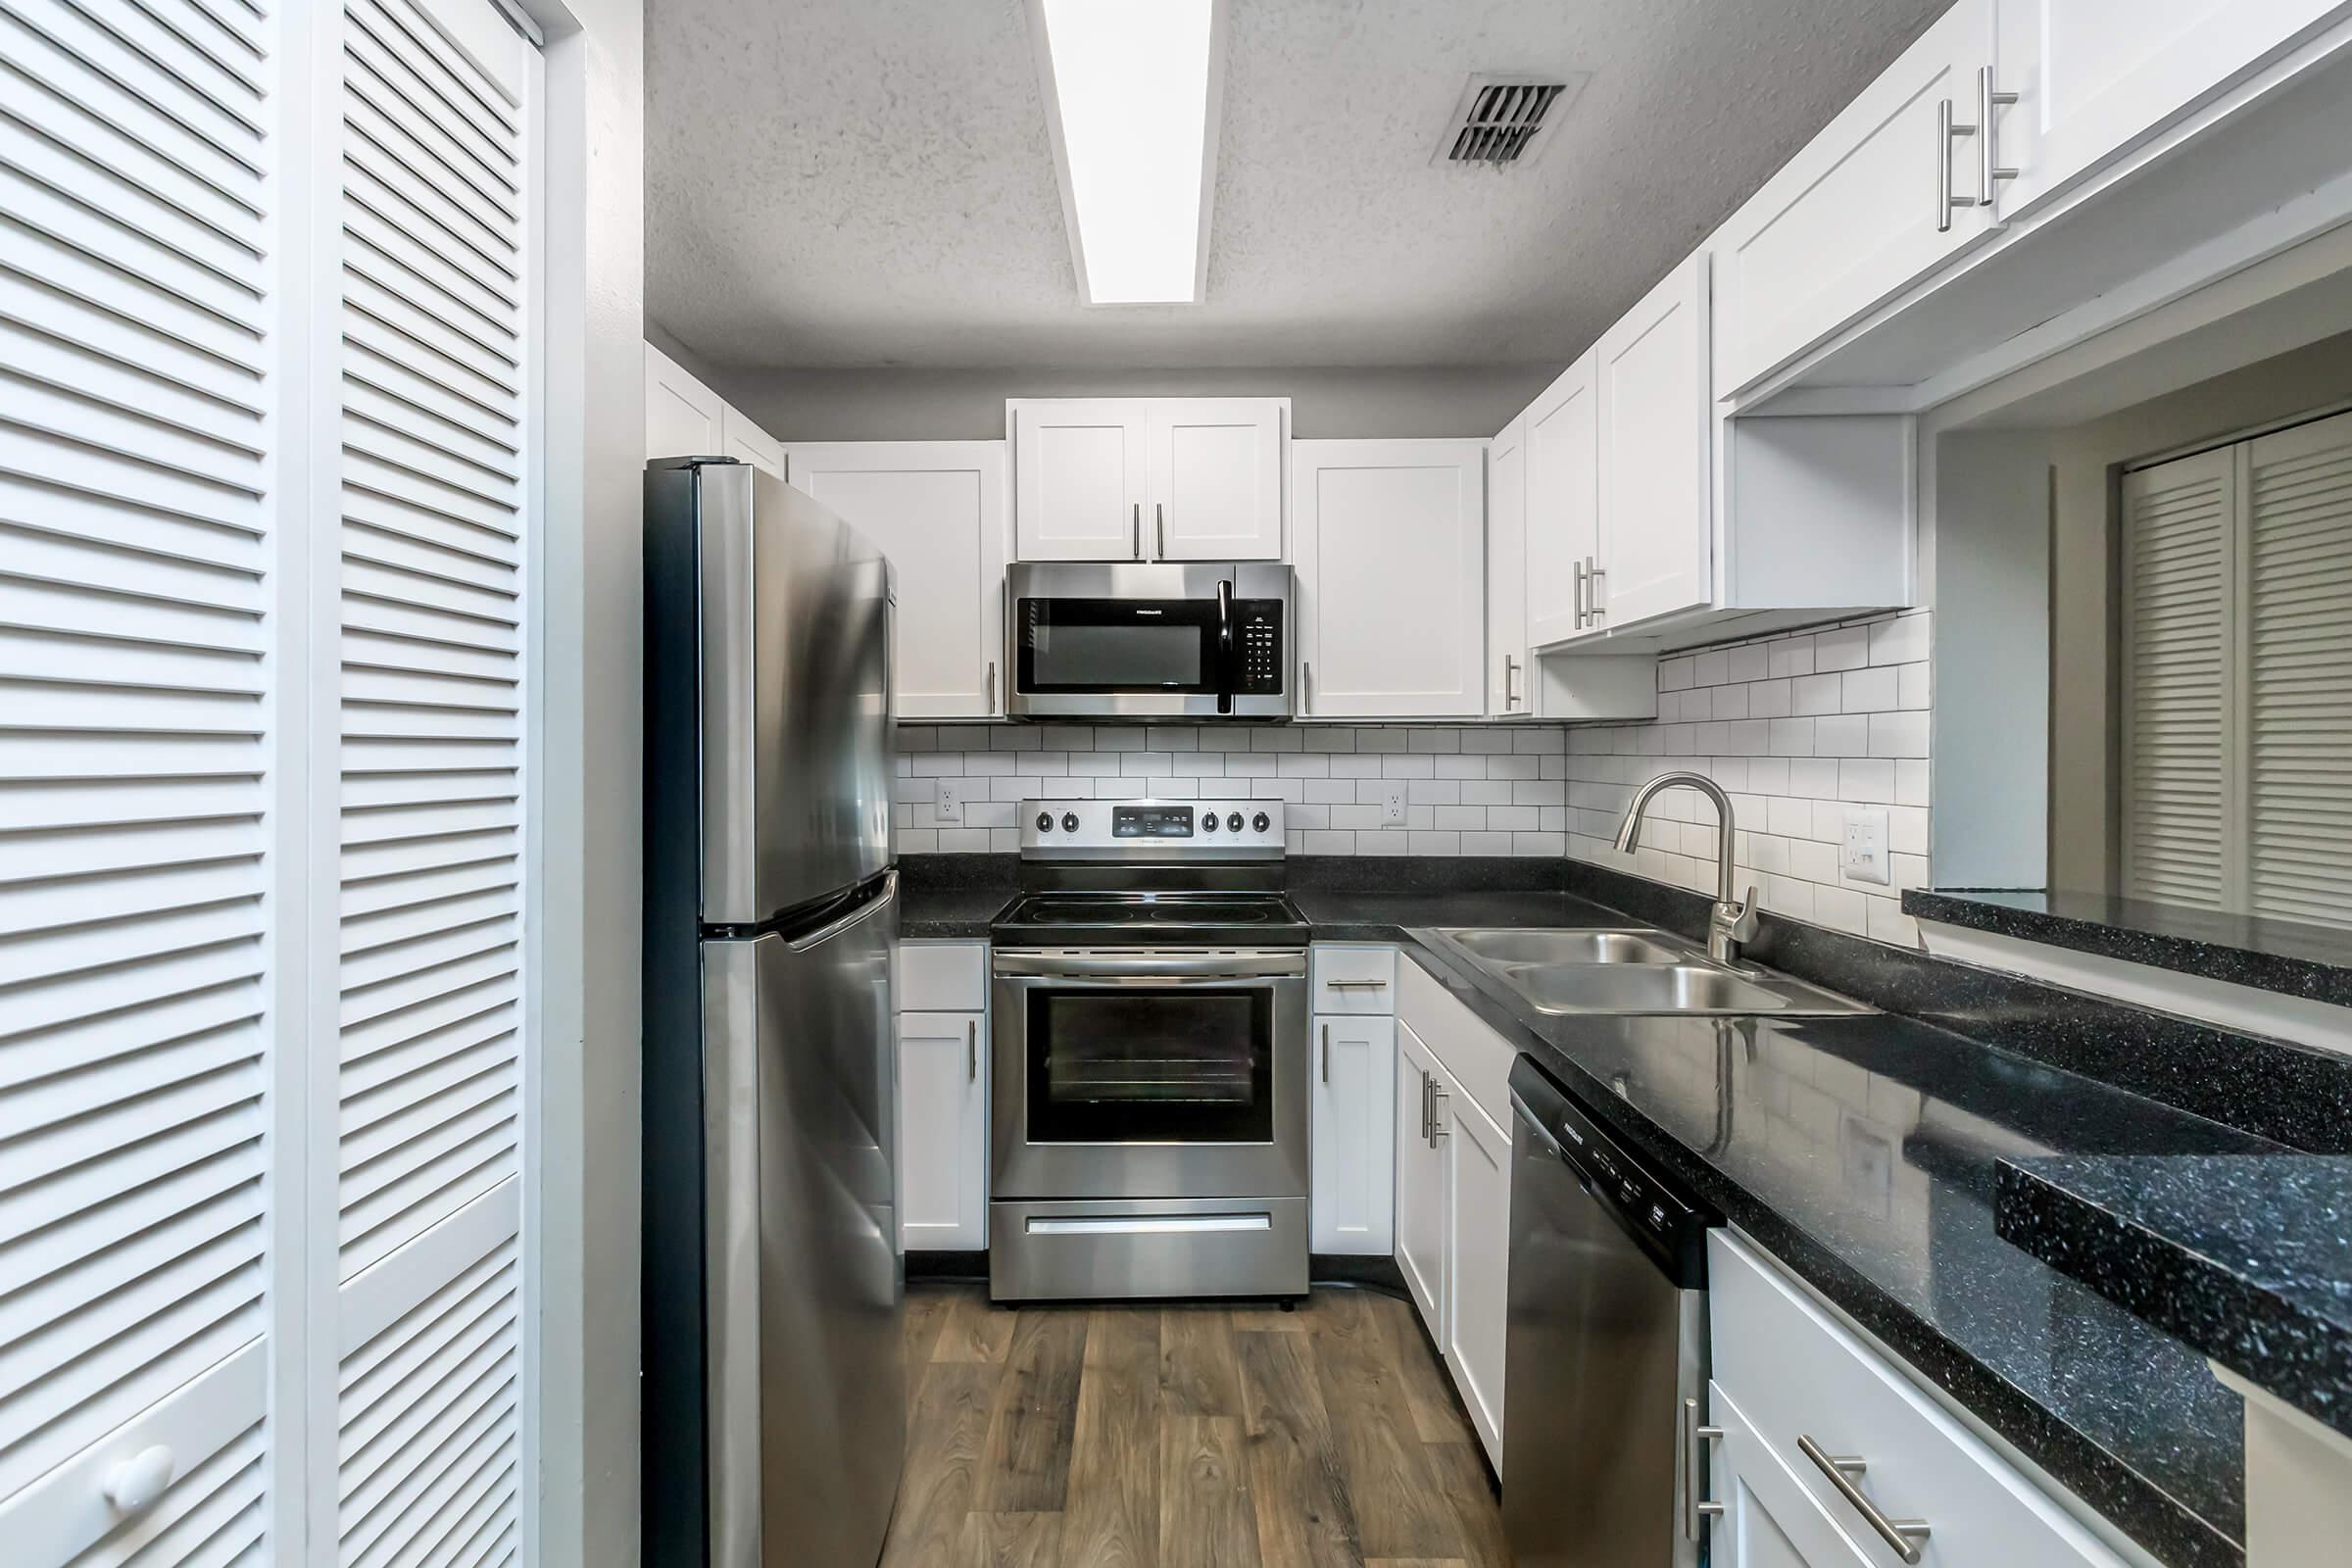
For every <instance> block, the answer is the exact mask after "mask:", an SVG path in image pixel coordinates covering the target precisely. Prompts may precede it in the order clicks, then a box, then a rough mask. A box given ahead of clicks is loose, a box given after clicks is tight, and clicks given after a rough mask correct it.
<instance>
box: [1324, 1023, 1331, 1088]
mask: <svg viewBox="0 0 2352 1568" xmlns="http://www.w3.org/2000/svg"><path fill="white" fill-rule="evenodd" d="M1323 1081H1324V1082H1325V1083H1329V1082H1331V1025H1329V1024H1325V1025H1324V1026H1323Z"/></svg>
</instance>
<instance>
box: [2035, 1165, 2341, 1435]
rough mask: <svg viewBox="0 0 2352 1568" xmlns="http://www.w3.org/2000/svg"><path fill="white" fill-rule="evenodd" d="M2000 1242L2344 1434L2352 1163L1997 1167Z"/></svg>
mask: <svg viewBox="0 0 2352 1568" xmlns="http://www.w3.org/2000/svg"><path fill="white" fill-rule="evenodd" d="M1998 1219H1999V1225H2000V1234H2001V1236H2002V1238H2003V1239H2004V1240H2006V1241H2008V1242H2010V1243H2012V1244H2014V1245H2015V1246H2018V1247H2022V1248H2024V1249H2025V1250H2028V1251H2030V1252H2032V1253H2033V1254H2034V1256H2036V1257H2038V1258H2041V1259H2042V1260H2044V1261H2045V1262H2047V1263H2049V1264H2050V1265H2052V1266H2053V1267H2055V1268H2058V1269H2060V1270H2063V1271H2064V1272H2065V1273H2067V1274H2070V1275H2072V1276H2074V1277H2075V1278H2076V1279H2079V1280H2081V1281H2082V1282H2083V1283H2084V1284H2085V1285H2088V1286H2089V1287H2090V1288H2091V1289H2093V1290H2095V1291H2097V1292H2099V1293H2100V1294H2101V1295H2102V1296H2105V1297H2107V1298H2108V1299H2111V1300H2114V1301H2116V1302H2117V1303H2119V1304H2121V1305H2122V1306H2125V1307H2127V1308H2129V1309H2130V1310H2131V1311H2132V1312H2135V1313H2137V1314H2138V1315H2139V1316H2141V1317H2143V1318H2146V1319H2147V1320H2148V1321H2150V1322H2152V1323H2154V1324H2156V1325H2157V1326H2158V1327H2160V1328H2162V1329H2163V1330H2165V1331H2166V1332H2167V1333H2169V1334H2172V1335H2174V1336H2176V1337H2177V1338H2180V1339H2181V1340H2185V1341H2187V1342H2188V1344H2190V1345H2191V1346H2194V1347H2195V1348H2197V1349H2199V1350H2202V1351H2203V1352H2205V1353H2206V1354H2207V1355H2210V1356H2212V1357H2213V1358H2214V1359H2215V1360H2216V1361H2219V1362H2221V1363H2222V1364H2223V1365H2224V1366H2227V1367H2229V1369H2230V1370H2231V1371H2233V1372H2236V1373H2238V1374H2239V1375H2240V1376H2242V1377H2243V1378H2245V1379H2246V1381H2247V1382H2249V1383H2253V1384H2256V1385H2258V1386H2260V1387H2262V1388H2264V1389H2267V1390H2269V1391H2270V1392H2271V1393H2273V1394H2275V1395H2277V1396H2278V1397H2279V1398H2280V1399H2282V1400H2284V1401H2285V1402H2286V1403H2288V1404H2291V1405H2294V1406H2295V1407H2296V1408H2297V1409H2300V1410H2302V1411H2303V1412H2304V1413H2305V1414H2307V1415H2310V1416H2312V1417H2313V1418H2314V1419H2316V1420H2320V1421H2325V1422H2327V1424H2328V1425H2329V1426H2331V1427H2334V1428H2335V1429H2336V1430H2337V1431H2339V1432H2343V1433H2346V1434H2352V1159H2348V1158H2344V1157H2342V1156H2320V1155H2309V1156H2306V1155H2292V1156H2288V1157H2285V1158H2249V1157H2245V1156H2233V1155H2227V1154H2209V1155H2142V1156H2137V1157H2132V1156H2120V1157H2105V1158H2101V1157H2087V1158H2071V1159H2021V1160H2014V1161H2012V1160H2003V1161H2002V1162H2001V1170H2000V1199H1999V1205H1998Z"/></svg>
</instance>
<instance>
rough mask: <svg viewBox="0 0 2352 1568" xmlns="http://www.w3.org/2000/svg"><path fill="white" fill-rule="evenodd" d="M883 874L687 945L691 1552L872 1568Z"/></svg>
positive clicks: (894, 1250) (730, 1562)
mask: <svg viewBox="0 0 2352 1568" xmlns="http://www.w3.org/2000/svg"><path fill="white" fill-rule="evenodd" d="M893 895H894V889H893V886H892V884H891V883H890V882H887V881H886V882H884V883H883V884H881V891H880V895H879V897H877V898H876V899H875V900H874V901H873V902H871V903H869V904H867V905H866V906H865V907H863V908H862V909H860V910H858V911H857V912H855V913H854V914H852V915H850V916H848V917H847V918H845V919H844V920H843V921H842V922H841V923H839V924H837V925H835V926H832V927H828V928H824V929H820V930H818V931H816V932H813V933H811V934H810V935H809V936H807V937H804V938H802V939H800V940H798V941H795V940H792V939H789V938H787V937H785V936H782V935H778V934H768V935H763V936H760V937H757V938H752V939H744V940H712V941H708V942H706V943H705V944H704V945H703V976H704V979H703V1007H704V1042H705V1048H704V1105H705V1111H704V1115H705V1121H706V1127H705V1144H706V1151H707V1160H706V1165H705V1170H706V1180H707V1183H708V1186H707V1191H706V1201H705V1223H706V1227H707V1243H706V1247H707V1251H706V1256H707V1258H708V1264H707V1267H708V1269H709V1278H708V1279H707V1280H706V1282H705V1292H704V1299H705V1300H706V1302H707V1303H708V1306H707V1310H708V1312H709V1314H710V1319H709V1332H708V1337H707V1340H706V1343H707V1344H708V1346H709V1347H710V1349H709V1355H710V1364H709V1366H708V1367H707V1368H706V1369H705V1388H706V1389H707V1390H708V1397H709V1406H708V1409H709V1422H710V1426H709V1443H710V1455H711V1472H710V1515H709V1517H710V1561H711V1564H712V1565H714V1568H872V1565H873V1563H874V1561H875V1559H876V1557H877V1556H878V1555H879V1554H880V1552H881V1549H882V1539H883V1536H884V1534H885V1532H886V1531H887V1530H888V1528H889V1525H890V1513H891V1504H892V1502H893V1500H894V1499H895V1497H896V1496H897V1494H898V1485H899V1470H900V1465H901V1461H902V1458H903V1456H904V1453H905V1449H906V1442H907V1426H906V1418H907V1399H906V1393H905V1389H906V1382H905V1378H906V1371H905V1366H904V1362H903V1353H904V1352H903V1350H902V1348H901V1345H900V1327H899V1316H900V1308H901V1304H902V1298H903V1294H904V1260H903V1258H902V1256H901V1254H900V1252H899V1244H898V1235H899V1227H898V1213H897V1201H896V1193H895V1183H894V1178H893V1172H892V1168H891V1149H892V1138H891V1133H892V1116H893V1107H894V1106H895V1105H896V1103H897V1086H896V1084H895V1082H894V1081H893V1080H894V1074H895V1071H896V1069H895V1066H894V1061H895V1055H894V1053H893V1052H892V1050H891V994H890V945H891V941H892V939H893V936H894V935H895V933H896V930H897V926H898V912H897V904H896V902H895V898H894V896H893Z"/></svg>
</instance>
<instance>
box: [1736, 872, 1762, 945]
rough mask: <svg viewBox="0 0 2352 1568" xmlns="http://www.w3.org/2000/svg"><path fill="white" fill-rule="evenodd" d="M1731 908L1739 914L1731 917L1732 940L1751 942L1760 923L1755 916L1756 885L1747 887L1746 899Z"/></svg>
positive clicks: (1751, 884)
mask: <svg viewBox="0 0 2352 1568" xmlns="http://www.w3.org/2000/svg"><path fill="white" fill-rule="evenodd" d="M1733 907H1735V908H1737V909H1738V910H1739V911H1740V912H1739V913H1738V914H1736V915H1734V916H1732V939H1733V940H1734V941H1735V942H1747V941H1751V940H1753V939H1754V937H1755V934H1756V927H1757V925H1758V924H1759V923H1760V922H1759V921H1758V918H1757V915H1756V885H1755V884H1754V883H1753V882H1750V883H1749V884H1748V885H1747V897H1746V898H1744V899H1742V900H1740V902H1739V903H1738V904H1737V905H1735V906H1733Z"/></svg>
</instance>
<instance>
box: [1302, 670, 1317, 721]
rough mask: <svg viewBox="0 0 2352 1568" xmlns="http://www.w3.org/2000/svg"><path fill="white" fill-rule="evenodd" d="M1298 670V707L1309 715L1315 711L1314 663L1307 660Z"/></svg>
mask: <svg viewBox="0 0 2352 1568" xmlns="http://www.w3.org/2000/svg"><path fill="white" fill-rule="evenodd" d="M1300 669H1301V671H1302V673H1300V675H1299V707H1300V708H1302V709H1304V710H1305V711H1307V712H1310V713H1311V712H1313V711H1315V666H1314V662H1313V661H1312V660H1309V661H1308V662H1306V663H1305V664H1303V665H1301V666H1300Z"/></svg>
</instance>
